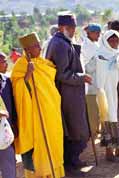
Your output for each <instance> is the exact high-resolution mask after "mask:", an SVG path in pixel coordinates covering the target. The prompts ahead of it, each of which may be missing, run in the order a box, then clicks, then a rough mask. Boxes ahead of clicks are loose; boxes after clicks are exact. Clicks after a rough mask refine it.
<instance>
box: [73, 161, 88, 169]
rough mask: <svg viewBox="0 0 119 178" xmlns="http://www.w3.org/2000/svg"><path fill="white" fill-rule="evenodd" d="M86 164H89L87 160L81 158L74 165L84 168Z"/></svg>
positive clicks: (76, 167)
mask: <svg viewBox="0 0 119 178" xmlns="http://www.w3.org/2000/svg"><path fill="white" fill-rule="evenodd" d="M86 166H88V163H87V162H86V161H81V160H79V161H78V163H77V164H76V165H74V168H75V169H78V168H83V167H86Z"/></svg>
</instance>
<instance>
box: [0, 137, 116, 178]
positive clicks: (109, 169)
mask: <svg viewBox="0 0 119 178" xmlns="http://www.w3.org/2000/svg"><path fill="white" fill-rule="evenodd" d="M95 145H96V151H97V157H98V166H95V159H94V154H93V151H92V144H91V141H90V142H89V143H88V147H87V149H86V150H85V151H84V152H83V154H82V155H81V159H82V160H84V161H87V162H88V166H87V167H85V168H83V169H82V171H84V172H86V175H85V176H84V177H79V178H119V162H118V163H112V162H108V161H106V160H105V150H104V148H102V147H100V144H99V140H96V144H95ZM17 160H18V162H19V163H17V178H24V174H23V165H22V164H21V158H20V156H18V155H17ZM0 178H1V176H0ZM65 178H74V177H70V176H68V177H65Z"/></svg>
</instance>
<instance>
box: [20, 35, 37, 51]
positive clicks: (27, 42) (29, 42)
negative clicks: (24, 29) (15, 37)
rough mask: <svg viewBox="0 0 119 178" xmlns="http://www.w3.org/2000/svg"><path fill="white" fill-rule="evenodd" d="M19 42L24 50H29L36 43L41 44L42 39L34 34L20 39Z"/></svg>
mask: <svg viewBox="0 0 119 178" xmlns="http://www.w3.org/2000/svg"><path fill="white" fill-rule="evenodd" d="M19 42H20V44H21V46H22V47H23V48H29V47H31V46H33V45H34V44H36V43H39V42H40V39H39V37H38V35H37V33H36V32H32V33H30V34H28V35H25V36H22V37H20V38H19Z"/></svg>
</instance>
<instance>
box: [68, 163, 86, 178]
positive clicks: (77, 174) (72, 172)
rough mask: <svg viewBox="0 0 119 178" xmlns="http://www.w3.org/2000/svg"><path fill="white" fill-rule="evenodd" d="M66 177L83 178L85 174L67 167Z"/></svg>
mask: <svg viewBox="0 0 119 178" xmlns="http://www.w3.org/2000/svg"><path fill="white" fill-rule="evenodd" d="M65 175H66V177H69V176H71V177H79V178H80V177H81V178H83V177H84V176H85V173H84V172H82V171H80V169H74V168H73V167H71V166H67V167H65Z"/></svg>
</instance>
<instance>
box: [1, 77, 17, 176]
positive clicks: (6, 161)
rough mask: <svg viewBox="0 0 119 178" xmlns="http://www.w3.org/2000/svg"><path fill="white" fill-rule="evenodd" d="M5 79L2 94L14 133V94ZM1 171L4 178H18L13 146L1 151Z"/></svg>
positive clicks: (9, 83)
mask: <svg viewBox="0 0 119 178" xmlns="http://www.w3.org/2000/svg"><path fill="white" fill-rule="evenodd" d="M4 79H5V80H6V84H5V87H4V88H3V90H2V92H1V93H0V94H1V97H2V99H3V101H4V104H5V106H6V109H7V111H8V112H9V118H8V121H9V123H10V125H11V127H12V128H13V131H15V130H16V112H15V106H14V100H13V94H12V85H11V82H10V79H9V78H7V77H6V76H5V75H4ZM15 133H16V132H15ZM0 171H2V178H16V160H15V151H14V147H13V145H11V146H9V147H8V148H7V149H5V150H0Z"/></svg>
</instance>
